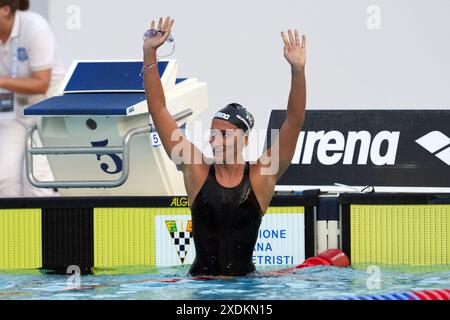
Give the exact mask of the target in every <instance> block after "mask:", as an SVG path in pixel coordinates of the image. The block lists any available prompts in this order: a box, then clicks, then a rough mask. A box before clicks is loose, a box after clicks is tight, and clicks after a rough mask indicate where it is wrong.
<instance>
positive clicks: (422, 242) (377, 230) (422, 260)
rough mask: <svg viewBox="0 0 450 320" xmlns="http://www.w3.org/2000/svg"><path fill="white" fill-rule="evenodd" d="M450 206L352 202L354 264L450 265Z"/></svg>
mask: <svg viewBox="0 0 450 320" xmlns="http://www.w3.org/2000/svg"><path fill="white" fill-rule="evenodd" d="M449 228H450V205H352V206H351V207H350V233H351V236H350V237H351V241H350V242H351V260H352V264H367V263H372V264H381V265H410V266H432V265H450V234H449V231H450V230H449Z"/></svg>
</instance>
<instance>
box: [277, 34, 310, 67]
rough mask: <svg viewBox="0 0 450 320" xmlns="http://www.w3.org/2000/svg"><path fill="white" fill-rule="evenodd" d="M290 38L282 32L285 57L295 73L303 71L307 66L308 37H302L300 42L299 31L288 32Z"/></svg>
mask: <svg viewBox="0 0 450 320" xmlns="http://www.w3.org/2000/svg"><path fill="white" fill-rule="evenodd" d="M288 35H289V38H288V37H287V36H286V34H285V33H284V32H281V37H282V38H283V42H284V57H285V58H286V60H287V61H288V62H289V64H290V65H291V66H292V68H293V70H295V71H302V70H304V68H305V65H306V36H305V35H303V36H302V40H301V41H300V34H299V32H298V30H295V31H294V32H293V31H292V30H289V31H288Z"/></svg>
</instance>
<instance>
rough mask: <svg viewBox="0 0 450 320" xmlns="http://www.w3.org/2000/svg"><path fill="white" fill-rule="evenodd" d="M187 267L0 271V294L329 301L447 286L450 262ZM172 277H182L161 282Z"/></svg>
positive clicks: (3, 297) (6, 297) (15, 297)
mask: <svg viewBox="0 0 450 320" xmlns="http://www.w3.org/2000/svg"><path fill="white" fill-rule="evenodd" d="M125 272H126V273H127V274H125ZM187 272H188V267H187V266H183V267H175V268H158V269H156V268H153V269H142V268H141V269H139V268H134V269H126V270H97V271H96V274H95V275H87V276H81V277H80V279H79V282H77V279H76V278H73V277H69V276H65V275H51V274H47V273H44V272H43V271H36V272H28V273H23V272H22V273H20V272H7V273H6V272H0V299H1V300H80V299H82V300H116V299H119V300H129V299H131V300H229V299H230V300H323V299H326V300H330V299H337V298H339V297H343V296H347V297H348V296H359V295H372V294H382V293H393V292H407V291H414V290H418V291H419V290H428V289H449V288H450V266H449V267H440V268H434V269H430V268H428V269H426V268H422V269H420V268H414V269H408V268H400V267H399V268H393V267H389V268H383V267H381V268H380V269H379V273H376V274H374V273H372V271H371V273H368V272H367V270H366V269H365V267H364V268H363V267H360V268H355V269H354V268H345V269H344V268H334V267H326V266H320V267H314V268H307V269H302V270H298V271H296V272H295V273H294V274H289V275H285V276H280V277H249V278H248V277H247V278H234V279H228V280H208V281H194V280H192V279H189V278H187V277H186V274H187ZM129 273H135V274H129ZM378 275H379V277H378ZM374 277H376V278H374ZM172 278H179V279H181V281H178V282H174V283H170V282H161V281H168V280H170V279H172ZM377 279H379V280H380V281H377Z"/></svg>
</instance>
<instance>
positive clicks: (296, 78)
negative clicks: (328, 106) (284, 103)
mask: <svg viewBox="0 0 450 320" xmlns="http://www.w3.org/2000/svg"><path fill="white" fill-rule="evenodd" d="M281 36H282V39H283V42H284V56H285V58H286V60H287V61H288V62H289V64H290V65H291V74H292V84H291V92H290V95H289V102H288V108H287V116H286V120H285V121H284V123H283V125H282V126H281V129H280V132H279V134H278V136H276V137H275V139H274V141H273V142H272V145H271V147H270V148H269V149H268V150H267V151H266V152H265V153H264V154H263V156H262V157H261V158H260V160H259V162H258V165H259V166H261V167H264V168H266V169H267V171H266V172H268V175H269V176H271V177H272V178H273V179H274V181H275V182H276V181H278V180H279V179H280V178H281V177H282V176H283V174H284V173H285V172H286V170H287V169H288V168H289V166H290V164H291V162H292V158H293V157H294V153H295V149H296V146H297V141H298V137H299V135H300V132H301V129H302V127H303V123H304V121H305V109H306V78H305V64H306V37H305V36H302V41H300V35H299V32H298V31H297V30H295V32H293V31H292V30H289V31H288V36H286V34H285V33H284V32H282V33H281ZM269 168H270V169H269Z"/></svg>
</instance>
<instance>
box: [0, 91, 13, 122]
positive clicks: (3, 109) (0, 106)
mask: <svg viewBox="0 0 450 320" xmlns="http://www.w3.org/2000/svg"><path fill="white" fill-rule="evenodd" d="M0 118H2V119H5V118H6V119H12V118H15V112H14V93H13V92H11V91H8V90H5V89H0Z"/></svg>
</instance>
